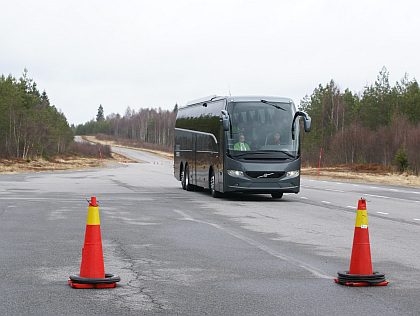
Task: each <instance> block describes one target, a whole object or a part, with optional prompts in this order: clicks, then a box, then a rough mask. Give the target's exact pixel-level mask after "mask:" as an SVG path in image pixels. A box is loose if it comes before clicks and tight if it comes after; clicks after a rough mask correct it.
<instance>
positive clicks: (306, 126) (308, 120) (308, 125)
mask: <svg viewBox="0 0 420 316" xmlns="http://www.w3.org/2000/svg"><path fill="white" fill-rule="evenodd" d="M298 116H303V128H304V129H305V132H310V131H311V118H310V116H309V115H308V114H306V113H305V112H302V111H297V112H296V113H295V116H294V117H293V122H292V139H295V121H296V118H297V117H298Z"/></svg>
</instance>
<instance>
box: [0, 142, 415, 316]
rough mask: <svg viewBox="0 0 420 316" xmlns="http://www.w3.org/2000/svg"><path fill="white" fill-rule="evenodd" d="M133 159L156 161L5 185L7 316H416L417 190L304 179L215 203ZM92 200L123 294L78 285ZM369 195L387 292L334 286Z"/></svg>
mask: <svg viewBox="0 0 420 316" xmlns="http://www.w3.org/2000/svg"><path fill="white" fill-rule="evenodd" d="M121 150H123V149H121ZM125 154H126V155H128V154H129V155H131V157H132V158H133V159H137V160H142V161H145V162H144V163H122V164H119V165H118V167H115V168H104V169H97V170H86V171H77V172H58V173H35V174H33V173H32V174H18V175H0V251H1V256H0V276H1V279H0V290H1V301H0V310H1V314H2V315H41V314H42V315H360V314H363V315H418V313H419V312H418V311H419V310H420V300H419V299H418V297H419V294H420V255H419V252H418V250H417V249H418V244H419V241H420V237H419V231H420V191H419V190H416V189H409V188H402V187H390V186H379V185H377V186H373V185H365V184H352V183H340V182H331V181H317V180H309V179H302V188H301V192H300V193H299V194H297V195H295V194H285V195H284V197H283V198H282V199H281V200H273V199H272V198H271V197H270V196H269V195H255V196H243V195H240V194H237V195H231V196H229V197H226V198H223V199H213V198H212V197H211V195H210V193H209V192H208V191H204V192H187V191H184V190H182V189H181V185H180V184H179V182H177V181H176V180H175V178H174V177H173V167H172V164H171V162H170V161H168V160H164V159H161V158H157V157H154V156H150V155H147V154H144V153H138V152H136V151H133V152H130V153H127V152H125ZM91 196H96V197H97V199H98V201H99V213H100V221H101V232H102V244H103V252H104V261H105V271H106V272H107V273H113V274H118V275H119V276H120V277H121V282H119V284H118V286H117V287H116V288H114V289H86V290H85V289H73V288H71V287H70V286H69V285H68V284H67V279H68V277H69V275H71V274H75V273H79V269H80V262H81V249H82V247H83V242H84V234H85V228H86V217H87V210H88V203H87V201H86V200H87V199H90V197H91ZM361 197H363V198H365V199H366V200H367V212H368V222H369V234H370V245H371V253H372V264H373V270H374V271H379V272H381V273H385V274H386V279H387V281H389V282H390V283H389V284H388V285H387V286H382V287H347V286H343V285H338V284H336V283H335V282H334V281H333V278H334V277H336V276H337V272H338V271H344V270H348V268H349V264H350V256H351V248H352V242H353V233H354V226H355V219H356V208H357V203H358V200H359V199H360V198H361Z"/></svg>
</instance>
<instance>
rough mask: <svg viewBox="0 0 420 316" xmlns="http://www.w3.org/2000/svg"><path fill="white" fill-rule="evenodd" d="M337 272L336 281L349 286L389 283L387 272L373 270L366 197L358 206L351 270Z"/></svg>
mask: <svg viewBox="0 0 420 316" xmlns="http://www.w3.org/2000/svg"><path fill="white" fill-rule="evenodd" d="M337 274H338V278H336V279H334V281H335V282H337V283H339V284H344V285H349V286H367V285H387V284H388V282H387V281H385V274H381V273H379V272H373V271H372V260H371V256H370V243H369V230H368V221H367V210H366V200H365V199H360V200H359V204H358V206H357V216H356V226H355V228H354V237H353V249H352V252H351V260H350V269H349V271H346V272H338V273H337Z"/></svg>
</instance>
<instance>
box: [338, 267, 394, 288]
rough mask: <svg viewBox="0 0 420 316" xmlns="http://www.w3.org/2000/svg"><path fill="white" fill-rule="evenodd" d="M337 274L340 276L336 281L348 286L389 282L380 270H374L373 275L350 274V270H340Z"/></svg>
mask: <svg viewBox="0 0 420 316" xmlns="http://www.w3.org/2000/svg"><path fill="white" fill-rule="evenodd" d="M337 274H338V278H336V279H334V281H335V282H336V283H338V284H343V285H347V286H383V285H387V284H388V283H389V282H388V281H386V280H385V274H383V273H379V272H373V274H372V275H357V274H349V272H348V271H345V272H342V271H341V272H340V271H339V272H337Z"/></svg>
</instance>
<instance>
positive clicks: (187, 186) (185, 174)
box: [184, 165, 194, 191]
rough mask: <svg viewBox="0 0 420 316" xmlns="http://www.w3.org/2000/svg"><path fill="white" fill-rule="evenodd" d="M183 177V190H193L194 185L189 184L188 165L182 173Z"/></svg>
mask: <svg viewBox="0 0 420 316" xmlns="http://www.w3.org/2000/svg"><path fill="white" fill-rule="evenodd" d="M184 179H185V181H184V182H185V190H187V191H194V186H193V185H192V184H190V168H189V167H188V165H186V166H185V173H184Z"/></svg>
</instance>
